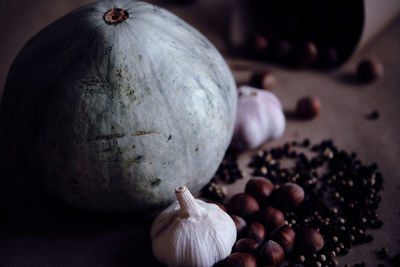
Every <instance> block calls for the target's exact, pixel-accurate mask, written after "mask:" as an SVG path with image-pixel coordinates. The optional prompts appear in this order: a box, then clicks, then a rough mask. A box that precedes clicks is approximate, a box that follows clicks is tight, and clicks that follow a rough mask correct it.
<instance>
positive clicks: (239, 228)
mask: <svg viewBox="0 0 400 267" xmlns="http://www.w3.org/2000/svg"><path fill="white" fill-rule="evenodd" d="M231 218H232V220H233V222H234V223H235V226H236V232H237V236H241V234H242V232H243V230H244V229H246V226H247V224H246V221H245V220H244V219H243V218H242V217H240V216H237V215H231Z"/></svg>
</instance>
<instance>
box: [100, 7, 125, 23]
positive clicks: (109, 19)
mask: <svg viewBox="0 0 400 267" xmlns="http://www.w3.org/2000/svg"><path fill="white" fill-rule="evenodd" d="M103 18H104V21H105V22H106V23H107V24H110V25H112V24H118V23H121V22H123V21H125V20H127V19H128V18H129V12H128V11H126V10H124V9H121V8H113V9H110V10H108V11H107V12H106V13H104V17H103Z"/></svg>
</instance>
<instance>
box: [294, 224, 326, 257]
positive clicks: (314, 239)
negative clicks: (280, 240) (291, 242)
mask: <svg viewBox="0 0 400 267" xmlns="http://www.w3.org/2000/svg"><path fill="white" fill-rule="evenodd" d="M323 246H324V239H323V238H322V235H321V234H320V233H319V232H318V231H317V230H315V229H314V228H311V227H306V228H300V229H298V230H297V231H296V242H295V247H296V250H298V251H299V252H302V253H305V254H312V253H316V252H318V251H319V250H320V249H321V248H322V247H323Z"/></svg>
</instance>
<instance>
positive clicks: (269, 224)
mask: <svg viewBox="0 0 400 267" xmlns="http://www.w3.org/2000/svg"><path fill="white" fill-rule="evenodd" d="M257 221H258V222H260V223H261V224H262V225H264V227H265V230H266V231H267V232H269V233H272V232H273V231H274V230H276V229H277V228H279V227H281V226H282V225H283V224H284V222H285V215H284V214H283V212H282V211H280V210H278V209H276V208H274V207H271V206H268V207H265V208H263V209H261V210H260V212H259V214H258V217H257Z"/></svg>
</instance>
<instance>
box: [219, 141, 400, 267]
mask: <svg viewBox="0 0 400 267" xmlns="http://www.w3.org/2000/svg"><path fill="white" fill-rule="evenodd" d="M305 150H308V151H305ZM306 154H307V155H309V154H311V155H312V156H311V157H309V156H306ZM236 160H237V155H235V154H234V153H232V152H229V153H228V154H227V155H226V157H225V159H224V162H223V163H222V165H221V167H220V169H219V170H218V172H217V175H216V176H215V177H214V179H213V181H214V182H215V181H224V182H228V183H229V182H233V181H236V180H237V179H240V178H241V177H242V174H241V172H240V171H239V169H238V167H237V163H236ZM283 160H284V161H287V160H291V161H293V162H294V163H295V164H294V166H293V167H290V168H286V167H283V166H281V161H283ZM285 166H287V164H285ZM249 167H250V168H252V169H253V173H252V175H253V176H257V177H261V178H262V177H263V178H267V179H268V180H269V181H271V183H272V184H274V185H275V188H276V189H278V188H279V187H280V186H282V185H283V184H285V183H296V184H297V185H299V186H301V187H302V188H303V190H304V200H303V202H302V203H301V204H300V205H299V206H298V207H296V208H295V209H293V210H287V211H285V213H284V214H283V215H282V216H281V217H282V218H283V221H284V223H282V224H284V225H286V226H285V227H290V228H291V229H293V230H294V231H296V232H297V231H299V229H302V228H307V227H311V228H314V229H317V230H318V232H319V233H320V234H321V235H322V237H323V240H324V246H323V247H322V249H321V250H319V251H314V252H312V251H297V250H296V248H295V249H294V251H292V252H291V253H290V254H288V255H286V260H287V261H288V264H287V266H290V267H296V266H320V265H321V266H328V267H331V266H338V261H337V258H336V257H337V256H342V255H345V254H347V253H348V252H349V249H350V248H351V247H352V246H353V245H357V244H362V243H367V242H371V241H372V240H373V237H372V235H370V234H368V233H367V230H368V228H380V227H382V225H383V222H382V221H381V220H380V219H379V216H378V214H377V212H376V211H377V209H378V206H379V202H380V196H379V195H378V193H379V191H380V190H381V189H382V185H383V177H382V174H381V173H380V172H379V170H378V165H377V164H376V163H372V164H370V165H365V164H363V163H362V162H361V161H360V160H359V159H358V158H357V154H356V153H355V152H351V153H348V152H346V151H344V150H340V149H338V148H337V147H336V146H335V145H334V143H333V141H332V140H324V141H322V142H321V143H318V144H311V142H310V140H308V139H305V140H303V141H300V142H298V141H293V142H290V143H286V144H284V145H283V146H281V147H277V148H272V149H269V150H259V151H257V153H256V154H255V155H254V156H253V158H252V159H251V161H250V163H249ZM229 168H232V169H233V170H232V169H229ZM224 171H225V172H224ZM226 173H229V174H231V175H232V176H231V177H230V178H229V179H225V177H226ZM221 174H222V176H221ZM270 204H273V203H270ZM265 205H268V203H266V204H262V205H261V208H262V209H261V210H264V208H266V207H267V206H265ZM260 213H261V212H260ZM283 221H282V222H283ZM249 222H251V220H250V221H249ZM266 240H268V238H267V239H266ZM300 253H302V254H300ZM390 262H392V263H393V264H394V265H396V264H397V266H399V265H400V254H397V255H396V256H395V257H393V258H391V259H390ZM344 266H347V267H350V266H354V267H356V266H358V267H362V266H365V264H364V263H356V264H354V265H350V264H346V265H344Z"/></svg>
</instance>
